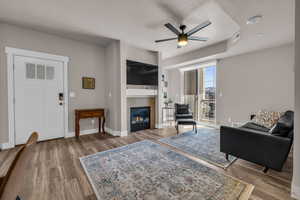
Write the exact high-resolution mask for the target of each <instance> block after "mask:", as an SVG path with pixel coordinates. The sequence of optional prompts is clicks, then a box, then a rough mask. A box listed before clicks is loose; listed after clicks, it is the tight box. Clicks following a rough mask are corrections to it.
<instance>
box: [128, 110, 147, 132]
mask: <svg viewBox="0 0 300 200" xmlns="http://www.w3.org/2000/svg"><path fill="white" fill-rule="evenodd" d="M149 128H150V107H131V108H130V131H131V132H135V131H140V130H145V129H149Z"/></svg>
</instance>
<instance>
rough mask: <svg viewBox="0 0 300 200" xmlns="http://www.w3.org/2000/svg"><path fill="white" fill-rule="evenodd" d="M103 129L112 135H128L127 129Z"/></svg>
mask: <svg viewBox="0 0 300 200" xmlns="http://www.w3.org/2000/svg"><path fill="white" fill-rule="evenodd" d="M104 129H105V132H106V133H109V134H110V135H113V136H120V137H124V136H127V135H128V131H115V130H112V129H111V128H108V127H105V128H104Z"/></svg>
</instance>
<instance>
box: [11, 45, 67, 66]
mask: <svg viewBox="0 0 300 200" xmlns="http://www.w3.org/2000/svg"><path fill="white" fill-rule="evenodd" d="M5 53H6V54H10V55H11V54H12V55H14V56H28V57H33V58H43V59H47V60H55V61H61V62H64V63H68V62H69V61H70V59H69V57H67V56H60V55H55V54H48V53H42V52H38V51H31V50H26V49H18V48H12V47H5Z"/></svg>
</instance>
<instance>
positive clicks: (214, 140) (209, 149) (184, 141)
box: [159, 128, 236, 169]
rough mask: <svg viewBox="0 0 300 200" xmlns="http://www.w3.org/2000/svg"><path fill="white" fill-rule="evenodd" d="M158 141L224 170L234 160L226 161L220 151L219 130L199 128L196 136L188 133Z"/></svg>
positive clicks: (233, 158)
mask: <svg viewBox="0 0 300 200" xmlns="http://www.w3.org/2000/svg"><path fill="white" fill-rule="evenodd" d="M159 141H160V142H163V143H166V144H168V145H171V146H173V147H175V148H176V149H179V150H180V151H183V152H185V153H188V154H190V155H192V156H194V157H197V158H199V159H202V160H205V161H207V162H209V163H211V164H213V165H216V166H218V167H222V168H224V169H226V168H227V167H229V166H230V165H231V164H232V163H233V162H234V161H235V160H236V158H235V157H233V156H229V158H228V160H227V159H226V158H225V154H224V153H222V152H221V151H220V130H218V129H214V128H200V129H198V133H197V134H196V133H195V132H193V131H189V132H185V133H182V134H180V135H176V136H172V137H168V138H162V139H160V140H159Z"/></svg>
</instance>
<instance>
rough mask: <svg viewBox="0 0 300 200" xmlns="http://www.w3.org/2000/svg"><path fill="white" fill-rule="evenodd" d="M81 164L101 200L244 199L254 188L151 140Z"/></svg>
mask: <svg viewBox="0 0 300 200" xmlns="http://www.w3.org/2000/svg"><path fill="white" fill-rule="evenodd" d="M80 161H81V164H82V166H83V168H84V170H85V172H86V174H87V176H88V178H89V181H90V183H91V185H92V187H93V189H94V191H95V193H96V196H97V199H99V200H100V199H101V200H112V199H114V200H157V199H159V200H180V199H185V200H238V199H239V200H240V199H243V200H244V199H248V198H249V196H250V193H251V191H252V189H253V188H252V186H251V185H248V184H246V183H243V182H241V181H239V180H237V179H234V178H231V177H229V176H226V175H224V174H222V173H219V172H217V171H215V170H213V169H211V168H208V167H206V166H204V165H202V164H200V163H198V162H196V161H193V160H191V159H189V158H187V157H185V156H183V155H181V154H179V153H176V152H175V151H172V150H170V149H168V148H167V147H164V146H162V145H159V144H157V143H154V142H151V141H148V140H144V141H141V142H137V143H134V144H130V145H127V146H123V147H119V148H115V149H111V150H108V151H104V152H99V153H96V154H93V155H89V156H86V157H82V158H80Z"/></svg>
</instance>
